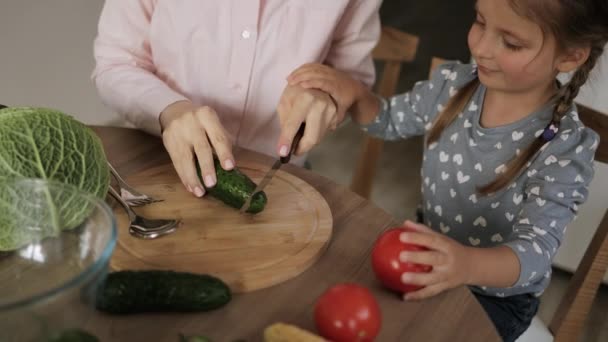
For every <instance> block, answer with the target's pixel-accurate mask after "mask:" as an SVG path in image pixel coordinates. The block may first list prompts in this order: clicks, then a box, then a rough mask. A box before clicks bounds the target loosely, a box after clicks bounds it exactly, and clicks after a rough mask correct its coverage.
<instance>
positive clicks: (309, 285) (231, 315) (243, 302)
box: [87, 127, 500, 342]
mask: <svg viewBox="0 0 608 342" xmlns="http://www.w3.org/2000/svg"><path fill="white" fill-rule="evenodd" d="M93 129H94V130H95V132H96V133H97V134H98V135H99V136H100V137H101V139H102V141H103V143H104V146H105V149H106V154H107V156H108V159H109V160H110V161H111V162H112V163H113V165H114V166H115V167H116V168H117V169H118V171H119V172H120V173H121V174H123V175H129V174H131V173H134V172H138V171H141V170H143V169H145V168H147V167H150V166H153V165H158V163H164V162H167V161H169V157H168V155H167V153H166V152H165V150H164V148H163V145H162V142H161V140H160V139H158V138H156V137H152V136H149V135H147V134H145V133H141V132H139V131H136V130H131V129H126V128H110V127H93ZM234 152H235V157H236V158H237V161H245V160H254V161H257V162H263V163H267V164H268V165H269V166H270V165H271V162H272V161H273V160H272V159H271V158H270V157H268V156H265V155H262V154H259V153H254V152H251V151H246V150H243V149H238V148H235V151H234ZM283 170H286V171H288V172H290V173H292V174H294V175H296V176H298V177H300V178H301V179H303V180H305V181H306V182H308V183H309V184H311V185H312V186H313V187H315V188H316V189H317V190H318V191H319V192H320V193H321V194H322V195H323V196H324V197H325V199H326V200H327V202H328V203H329V206H330V208H331V211H332V215H333V219H334V235H333V238H332V241H331V243H330V246H329V248H328V250H327V251H326V252H325V254H324V255H323V256H322V257H321V259H320V260H319V261H318V262H317V263H316V264H315V265H313V266H312V267H311V268H309V269H308V270H307V271H305V272H304V273H302V274H301V275H300V276H298V277H296V278H294V279H292V280H289V281H287V282H285V283H282V284H280V285H277V286H274V287H271V288H267V289H263V290H259V291H255V292H251V293H247V294H242V295H236V296H235V297H234V298H233V300H232V301H231V302H230V303H229V304H228V305H227V306H225V307H223V308H221V309H219V310H216V311H212V312H207V313H197V314H145V315H132V316H108V315H104V314H101V313H96V314H95V315H94V317H93V318H92V320H91V321H90V322H89V325H88V326H87V329H89V330H90V331H91V332H93V333H95V334H96V335H97V336H98V337H99V338H100V339H101V341H104V342H105V341H129V342H135V341H171V342H174V341H177V335H178V333H184V334H186V335H189V334H204V335H207V336H209V337H211V338H212V339H214V340H215V341H233V340H235V339H245V340H246V341H261V340H262V332H263V329H264V328H265V327H266V326H268V325H270V324H272V323H275V322H279V321H281V322H287V323H292V324H296V325H298V326H300V327H302V328H305V329H309V330H311V331H315V328H314V322H313V318H312V317H313V308H314V304H315V301H316V299H317V298H318V296H319V295H320V294H321V293H323V291H325V290H326V289H327V288H328V287H329V286H331V285H333V284H336V283H342V282H356V283H359V284H362V285H364V286H366V287H368V288H369V289H370V290H372V291H373V293H374V295H375V296H376V298H377V299H378V302H379V304H380V306H381V309H382V314H383V320H382V330H381V333H380V336H379V337H378V339H377V341H424V342H431V341H500V338H499V337H498V334H497V333H496V331H495V330H494V327H493V325H492V323H491V321H490V320H489V318H488V317H487V316H486V314H485V312H484V311H483V309H482V307H481V306H480V305H479V304H478V303H477V301H476V300H475V298H474V296H473V295H472V294H471V292H470V291H469V290H468V289H467V288H465V287H461V288H457V289H453V290H451V291H448V292H445V293H443V294H440V295H438V296H436V297H434V298H431V299H428V300H425V301H421V302H403V301H401V300H400V299H399V297H398V296H396V295H394V294H392V293H390V292H388V291H385V290H384V289H383V288H382V287H381V286H380V284H379V283H378V282H377V281H376V279H375V278H374V275H373V272H372V269H371V265H370V262H369V256H370V251H371V247H372V243H373V241H374V240H375V238H376V237H377V235H378V234H379V233H380V232H381V231H383V230H384V229H386V228H389V227H392V226H394V225H395V224H396V222H395V221H394V220H393V218H392V217H391V216H389V215H388V214H387V213H386V212H384V211H382V210H381V209H379V208H377V207H376V206H374V205H373V204H372V203H370V202H368V201H366V200H364V199H363V198H361V197H359V196H358V195H356V194H354V193H353V192H351V191H349V190H348V189H347V188H345V187H343V186H341V185H338V184H336V183H334V182H332V181H330V180H328V179H326V178H324V177H321V176H319V175H316V174H314V173H312V172H310V171H307V170H304V169H301V168H297V167H294V166H291V165H287V166H285V167H284V168H283Z"/></svg>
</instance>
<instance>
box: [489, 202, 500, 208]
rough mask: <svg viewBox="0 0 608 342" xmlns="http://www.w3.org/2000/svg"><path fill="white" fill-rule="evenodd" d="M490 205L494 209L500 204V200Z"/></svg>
mask: <svg viewBox="0 0 608 342" xmlns="http://www.w3.org/2000/svg"><path fill="white" fill-rule="evenodd" d="M490 206H491V207H492V209H496V208H498V207H499V206H500V202H494V203H492V204H490Z"/></svg>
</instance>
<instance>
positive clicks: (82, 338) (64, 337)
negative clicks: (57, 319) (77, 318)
mask: <svg viewBox="0 0 608 342" xmlns="http://www.w3.org/2000/svg"><path fill="white" fill-rule="evenodd" d="M47 341H48V342H99V339H98V338H97V337H95V336H93V335H91V334H89V333H88V332H86V331H84V330H79V329H70V330H64V331H62V332H60V333H59V334H56V335H53V336H51V337H50V338H49V339H48V340H47Z"/></svg>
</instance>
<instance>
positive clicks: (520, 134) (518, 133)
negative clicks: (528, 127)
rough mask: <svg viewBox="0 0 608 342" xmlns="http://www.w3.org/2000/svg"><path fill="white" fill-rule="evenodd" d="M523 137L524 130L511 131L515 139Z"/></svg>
mask: <svg viewBox="0 0 608 342" xmlns="http://www.w3.org/2000/svg"><path fill="white" fill-rule="evenodd" d="M523 137H524V132H518V131H513V133H511V138H512V139H513V141H518V140H520V139H521V138H523Z"/></svg>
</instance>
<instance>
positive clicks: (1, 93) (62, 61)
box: [0, 0, 119, 124]
mask: <svg viewBox="0 0 608 342" xmlns="http://www.w3.org/2000/svg"><path fill="white" fill-rule="evenodd" d="M102 5H103V1H101V0H98V1H94V0H45V1H40V0H0V103H1V104H5V105H10V106H17V105H28V106H45V107H52V108H56V109H60V110H63V111H65V112H66V113H69V114H71V115H73V116H75V117H76V118H78V119H79V120H81V121H83V122H85V123H89V124H112V123H119V121H117V120H118V117H117V116H116V115H114V114H112V113H111V111H110V110H108V109H106V108H105V107H104V106H103V105H102V104H101V102H100V100H99V99H98V97H97V94H96V92H95V88H94V86H93V84H92V82H91V80H90V75H91V71H92V68H93V65H94V63H93V39H94V37H95V34H96V31H97V20H98V17H99V13H100V12H101V7H102Z"/></svg>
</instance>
